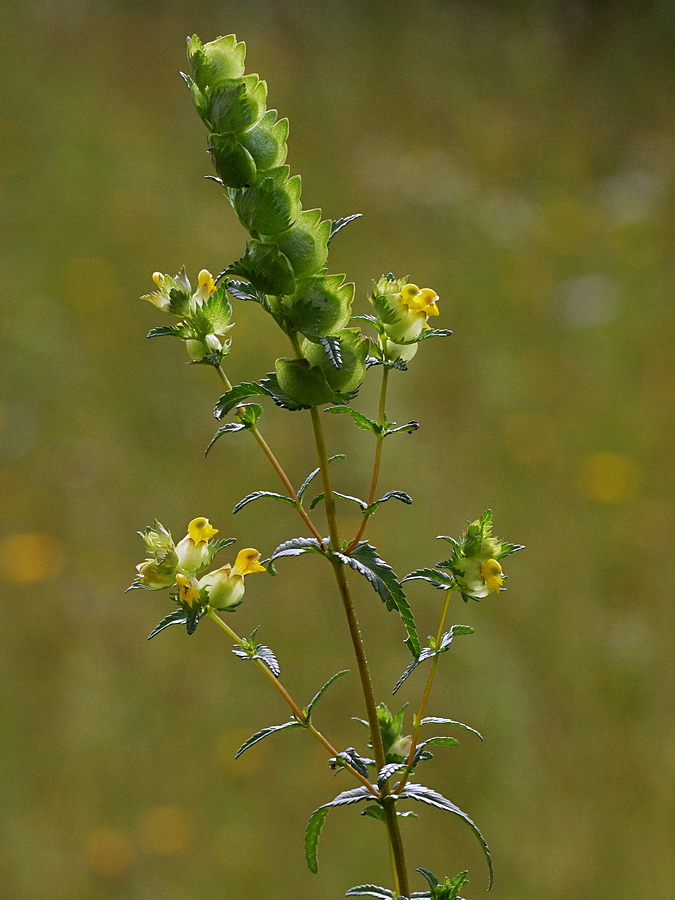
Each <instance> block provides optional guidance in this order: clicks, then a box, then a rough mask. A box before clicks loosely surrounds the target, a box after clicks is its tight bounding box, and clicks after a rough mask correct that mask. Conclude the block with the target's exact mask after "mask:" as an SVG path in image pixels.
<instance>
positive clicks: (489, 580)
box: [480, 559, 504, 594]
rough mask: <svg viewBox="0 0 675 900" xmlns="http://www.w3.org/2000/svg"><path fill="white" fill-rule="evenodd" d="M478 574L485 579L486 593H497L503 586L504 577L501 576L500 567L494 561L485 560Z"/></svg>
mask: <svg viewBox="0 0 675 900" xmlns="http://www.w3.org/2000/svg"><path fill="white" fill-rule="evenodd" d="M480 574H481V575H482V576H483V578H484V579H485V584H486V585H487V589H488V591H494V592H495V593H497V594H498V593H499V591H501V589H502V586H503V584H504V576H503V575H502V567H501V566H500V565H499V563H498V562H497V560H496V559H486V560H485V562H484V563H483V564H482V566H481V567H480Z"/></svg>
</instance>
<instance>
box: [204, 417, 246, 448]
mask: <svg viewBox="0 0 675 900" xmlns="http://www.w3.org/2000/svg"><path fill="white" fill-rule="evenodd" d="M245 428H246V426H245V425H244V424H243V422H228V423H227V425H222V426H221V427H220V428H219V429H218V431H216V433H215V434H214V435H213V437H212V438H211V440H210V441H209V445H208V447H207V448H206V450H205V452H204V456H208V455H209V450H210V449H211V447H213V445H214V444H215V442H216V441H217V440H218V439H219V438H221V437H222V436H223V435H224V434H229V433H231V432H232V433H233V432H235V431H243V430H244V429H245Z"/></svg>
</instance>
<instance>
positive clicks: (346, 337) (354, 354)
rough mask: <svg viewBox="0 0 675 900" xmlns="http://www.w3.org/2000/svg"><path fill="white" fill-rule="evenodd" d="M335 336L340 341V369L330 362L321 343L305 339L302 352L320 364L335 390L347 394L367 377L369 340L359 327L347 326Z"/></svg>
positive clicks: (313, 361) (312, 361)
mask: <svg viewBox="0 0 675 900" xmlns="http://www.w3.org/2000/svg"><path fill="white" fill-rule="evenodd" d="M335 337H337V338H338V340H339V341H340V353H341V356H342V367H341V368H340V369H336V368H335V366H334V365H333V364H332V363H331V362H330V360H329V359H328V357H327V356H326V351H325V350H324V348H323V347H322V346H321V344H314V343H312V341H308V340H305V341H303V342H302V353H303V356H304V357H305V359H306V360H307V361H308V362H309V363H310V364H311V365H313V366H319V367H320V368H321V369H322V370H323V372H324V374H325V376H326V380H327V381H328V384H329V385H330V386H331V387H332V388H333V390H334V391H339V392H340V393H344V394H346V393H348V392H349V391H355V390H356V388H357V387H359V386H360V385H361V383H362V381H363V379H364V378H365V377H366V357H367V355H368V344H369V342H368V338H366V337H364V336H363V335H362V334H361V332H360V331H359V329H358V328H345V329H343V330H342V331H341V332H340V333H339V334H337V335H335Z"/></svg>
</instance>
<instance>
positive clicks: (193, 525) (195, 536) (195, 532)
mask: <svg viewBox="0 0 675 900" xmlns="http://www.w3.org/2000/svg"><path fill="white" fill-rule="evenodd" d="M188 534H189V536H190V537H191V538H192V540H193V541H194V542H195V544H200V543H201V542H202V541H210V540H211V538H212V537H213V536H214V535H216V534H218V529H217V528H214V527H213V525H211V523H210V522H209V520H208V519H205V518H204V517H203V516H198V517H197V518H196V519H193V520H192V521H191V522H190V524H189V525H188Z"/></svg>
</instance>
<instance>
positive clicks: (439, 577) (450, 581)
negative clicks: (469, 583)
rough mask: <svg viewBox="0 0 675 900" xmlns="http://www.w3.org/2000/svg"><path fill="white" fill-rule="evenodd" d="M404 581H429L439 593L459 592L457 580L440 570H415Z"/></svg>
mask: <svg viewBox="0 0 675 900" xmlns="http://www.w3.org/2000/svg"><path fill="white" fill-rule="evenodd" d="M403 581H427V582H428V583H429V584H431V585H433V586H434V587H435V588H437V589H438V590H439V591H449V590H453V591H454V590H457V583H456V581H455V579H454V578H452V576H450V575H446V574H445V572H439V571H438V569H415V571H414V572H411V573H410V574H409V575H406V576H405V578H404V579H403Z"/></svg>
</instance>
